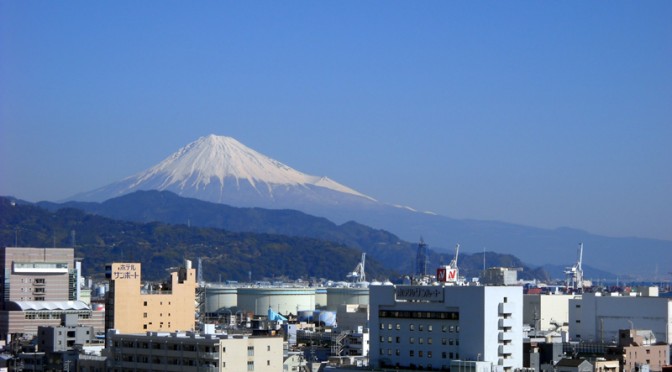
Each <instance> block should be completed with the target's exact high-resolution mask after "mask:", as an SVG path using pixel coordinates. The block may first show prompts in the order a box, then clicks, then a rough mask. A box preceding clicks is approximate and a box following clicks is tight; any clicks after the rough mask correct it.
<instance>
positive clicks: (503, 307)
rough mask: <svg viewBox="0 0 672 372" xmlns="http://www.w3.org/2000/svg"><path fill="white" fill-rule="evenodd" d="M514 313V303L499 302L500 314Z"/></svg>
mask: <svg viewBox="0 0 672 372" xmlns="http://www.w3.org/2000/svg"><path fill="white" fill-rule="evenodd" d="M511 314H513V305H512V304H510V303H506V302H504V303H500V304H499V315H511Z"/></svg>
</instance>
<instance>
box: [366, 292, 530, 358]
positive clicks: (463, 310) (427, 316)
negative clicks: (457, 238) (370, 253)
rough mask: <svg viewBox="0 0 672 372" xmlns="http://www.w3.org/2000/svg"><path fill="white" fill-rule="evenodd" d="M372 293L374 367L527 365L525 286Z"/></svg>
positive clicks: (371, 314) (371, 319) (371, 325)
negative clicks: (455, 363) (461, 363)
mask: <svg viewBox="0 0 672 372" xmlns="http://www.w3.org/2000/svg"><path fill="white" fill-rule="evenodd" d="M369 289H370V294H371V297H370V305H369V306H370V323H369V324H370V329H371V330H370V331H371V348H370V353H369V359H370V363H371V365H373V366H374V367H378V368H384V367H399V368H411V369H414V368H422V369H424V370H442V369H448V368H450V365H451V361H473V362H480V363H478V364H479V365H483V364H488V365H490V366H491V369H492V370H497V371H513V370H514V369H518V368H522V367H523V345H522V340H523V290H522V287H494V286H408V285H406V286H401V285H400V286H393V285H378V286H371V287H369Z"/></svg>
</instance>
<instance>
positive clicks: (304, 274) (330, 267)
mask: <svg viewBox="0 0 672 372" xmlns="http://www.w3.org/2000/svg"><path fill="white" fill-rule="evenodd" d="M73 232H74V234H73ZM73 236H74V239H73ZM73 240H74V245H75V254H76V256H77V257H80V258H82V259H83V265H82V266H83V271H84V275H86V276H93V277H98V278H101V277H102V276H103V271H104V265H105V264H106V263H109V262H112V261H131V262H133V261H135V262H141V263H142V264H143V277H144V278H145V279H151V280H157V279H164V277H165V273H166V271H165V269H166V268H169V267H174V266H178V265H180V264H182V262H183V259H184V258H187V259H191V260H193V261H194V263H195V261H196V259H197V258H199V257H201V258H202V261H203V272H204V279H205V280H207V281H216V280H219V278H220V276H221V278H222V279H223V280H227V279H230V280H247V278H248V273H249V272H251V273H252V279H253V280H259V279H262V278H263V279H272V278H278V277H289V278H291V279H296V278H329V279H334V280H345V279H346V277H345V276H346V274H347V273H348V272H350V271H352V270H353V269H354V268H355V266H356V265H357V263H358V262H359V260H360V258H361V253H360V252H361V251H359V250H358V249H356V248H350V247H346V246H344V245H342V244H337V243H332V242H328V241H323V240H318V239H312V238H301V237H288V236H283V235H277V234H256V233H236V232H227V231H224V230H221V229H215V228H205V227H193V226H192V227H189V226H187V225H169V224H165V223H159V222H152V223H136V222H127V221H119V220H113V219H110V218H106V217H102V216H97V215H92V214H87V213H85V212H83V211H80V210H77V209H72V208H62V209H59V210H57V211H55V212H51V211H48V210H46V209H43V208H40V207H37V206H32V205H25V204H21V203H15V202H14V201H12V200H10V199H7V198H0V245H3V246H14V245H15V243H16V244H17V245H18V246H26V247H53V246H56V247H70V246H72V245H73ZM366 270H367V276H368V277H369V278H371V279H381V280H382V279H386V278H391V277H392V278H393V277H395V276H396V274H395V273H394V272H393V271H392V270H390V269H387V268H384V267H383V266H382V265H381V264H380V263H378V262H377V261H376V260H375V258H373V257H371V258H368V259H367V264H366Z"/></svg>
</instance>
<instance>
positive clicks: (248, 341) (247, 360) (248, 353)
mask: <svg viewBox="0 0 672 372" xmlns="http://www.w3.org/2000/svg"><path fill="white" fill-rule="evenodd" d="M107 344H108V348H107V349H106V351H105V353H106V355H107V357H108V365H109V366H110V367H109V369H108V370H109V371H113V372H121V371H138V370H155V371H158V370H160V371H212V372H216V371H262V372H263V371H268V372H276V371H282V370H283V339H282V337H278V336H273V337H252V336H243V335H222V334H198V333H194V332H173V333H159V332H147V333H146V334H123V333H120V332H118V331H116V330H110V331H108V336H107Z"/></svg>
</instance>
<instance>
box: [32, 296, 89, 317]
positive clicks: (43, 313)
mask: <svg viewBox="0 0 672 372" xmlns="http://www.w3.org/2000/svg"><path fill="white" fill-rule="evenodd" d="M36 301H37V300H36ZM62 314H63V313H62V312H57V311H27V312H26V314H25V319H61V316H62ZM77 317H78V318H79V319H91V313H90V312H85V313H77Z"/></svg>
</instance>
